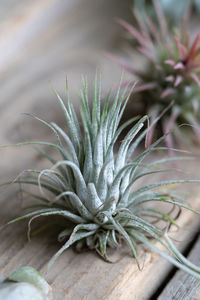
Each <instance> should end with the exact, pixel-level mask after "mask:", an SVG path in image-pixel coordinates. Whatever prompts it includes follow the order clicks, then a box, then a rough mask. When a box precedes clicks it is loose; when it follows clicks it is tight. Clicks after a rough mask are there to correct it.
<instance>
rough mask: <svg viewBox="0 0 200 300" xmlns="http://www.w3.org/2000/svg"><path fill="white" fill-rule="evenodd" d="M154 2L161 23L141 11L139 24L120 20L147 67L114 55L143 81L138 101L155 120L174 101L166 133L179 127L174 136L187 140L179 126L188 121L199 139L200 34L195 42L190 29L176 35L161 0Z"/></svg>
mask: <svg viewBox="0 0 200 300" xmlns="http://www.w3.org/2000/svg"><path fill="white" fill-rule="evenodd" d="M153 3H154V7H155V12H156V15H157V22H156V21H155V22H154V21H153V20H152V19H151V18H150V17H149V16H148V15H145V18H144V21H143V19H141V15H140V14H137V13H136V14H135V17H136V20H137V25H136V26H132V25H130V24H128V23H127V22H126V21H124V20H119V23H120V24H121V25H122V26H123V27H124V28H125V29H126V30H127V31H128V32H129V34H130V38H131V39H133V40H134V41H135V42H136V45H135V51H136V52H138V53H139V54H140V55H141V60H143V61H144V62H145V66H144V68H143V69H136V68H135V67H134V62H132V61H130V60H128V59H124V58H122V57H121V58H120V57H117V56H115V55H113V54H110V56H111V58H113V59H114V60H115V61H117V62H118V63H119V64H120V65H121V66H122V67H123V68H124V69H125V70H126V71H128V72H130V73H132V74H134V75H135V76H136V78H137V79H138V81H139V83H138V87H137V89H135V90H134V94H133V95H134V96H133V98H134V101H137V100H138V101H139V103H140V104H141V105H143V109H144V110H145V111H146V113H147V114H148V115H151V116H152V119H154V118H156V116H157V115H159V113H160V112H161V111H162V110H163V109H164V108H166V106H167V105H169V103H170V102H172V101H173V103H174V104H173V106H172V107H171V109H169V110H168V113H167V115H166V117H165V118H163V119H162V120H161V129H162V131H163V132H164V133H166V132H168V131H169V130H171V129H172V128H176V130H175V131H174V136H175V135H176V137H177V140H182V141H183V140H184V139H185V136H184V133H183V130H180V128H179V125H181V124H184V123H186V124H189V125H191V126H192V129H193V132H194V134H195V138H197V139H196V140H197V141H198V140H199V138H200V124H199V122H200V79H199V71H200V47H199V38H200V34H198V35H197V36H196V38H195V39H194V41H193V42H191V41H190V40H191V38H190V34H189V33H188V32H186V29H187V28H179V29H180V30H178V29H177V30H176V32H175V35H174V36H173V34H172V32H171V30H169V28H168V24H167V20H166V19H165V17H164V14H163V11H162V9H161V7H160V5H159V3H158V1H153ZM179 27H180V26H179ZM153 129H154V128H152V130H151V131H150V132H149V137H148V144H150V143H151V139H152V136H153ZM181 133H182V135H181ZM183 136H184V138H183ZM192 136H193V135H192ZM186 137H188V136H187V135H186ZM193 137H194V136H193ZM188 139H189V142H191V141H192V139H191V138H190V137H188ZM167 142H168V146H169V147H172V146H173V143H172V137H171V135H169V136H168V138H167Z"/></svg>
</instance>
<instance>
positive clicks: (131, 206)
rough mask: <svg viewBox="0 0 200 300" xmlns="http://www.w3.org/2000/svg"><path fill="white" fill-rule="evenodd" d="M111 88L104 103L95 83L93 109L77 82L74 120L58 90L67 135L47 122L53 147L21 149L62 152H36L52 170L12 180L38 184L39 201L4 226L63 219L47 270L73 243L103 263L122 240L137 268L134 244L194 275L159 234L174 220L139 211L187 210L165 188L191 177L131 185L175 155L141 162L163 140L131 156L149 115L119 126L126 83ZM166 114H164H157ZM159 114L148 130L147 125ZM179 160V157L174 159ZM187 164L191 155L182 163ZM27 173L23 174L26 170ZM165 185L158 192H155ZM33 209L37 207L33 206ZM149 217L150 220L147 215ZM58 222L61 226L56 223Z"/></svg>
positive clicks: (199, 271) (194, 270)
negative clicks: (160, 206) (163, 205)
mask: <svg viewBox="0 0 200 300" xmlns="http://www.w3.org/2000/svg"><path fill="white" fill-rule="evenodd" d="M120 86H121V83H120V84H119V87H118V89H117V91H116V90H115V91H111V92H110V93H109V94H108V95H107V98H106V100H105V103H104V104H102V101H101V98H102V96H101V84H100V82H99V80H97V79H96V82H95V86H94V95H93V99H92V103H91V105H92V107H91V109H90V103H89V101H88V93H87V82H86V81H85V80H83V89H82V91H81V95H80V118H81V120H80V122H79V120H78V116H77V114H76V112H75V110H74V107H73V104H72V102H71V100H70V98H69V96H68V101H67V105H65V104H64V102H63V100H62V99H61V98H60V96H59V95H58V94H57V93H56V92H55V93H56V96H57V98H58V101H59V103H60V105H61V108H62V110H63V113H64V115H65V119H66V124H67V128H68V133H67V132H65V131H63V129H62V128H60V127H59V126H58V125H56V124H55V123H47V122H45V121H42V120H40V119H38V120H40V121H41V122H42V123H43V124H45V125H46V126H48V127H49V128H50V129H51V131H52V133H53V134H54V135H55V137H56V140H57V143H46V142H41V141H38V142H37V141H36V142H30V143H28V142H26V143H21V144H18V145H24V144H31V145H33V144H36V145H39V146H41V145H45V146H49V147H50V148H53V149H54V150H55V151H57V152H58V154H59V155H60V160H59V161H55V160H54V159H53V158H52V156H51V154H50V153H49V152H47V151H44V150H42V151H41V150H40V153H42V154H43V156H44V157H45V158H46V159H48V160H49V162H50V163H51V164H52V166H51V167H50V168H49V169H45V170H41V171H38V170H29V172H28V173H29V175H28V176H25V177H24V176H23V175H22V176H21V177H20V178H18V179H16V180H15V182H20V183H22V184H28V185H36V186H38V188H39V191H40V196H38V195H33V197H35V198H36V200H37V201H38V199H39V200H40V203H39V204H38V207H34V208H32V209H31V212H30V213H27V214H26V215H24V216H22V217H19V218H17V219H15V220H12V221H11V222H10V223H13V222H16V221H18V220H22V219H25V218H28V219H30V221H29V234H30V226H31V222H32V220H33V219H35V218H38V217H42V216H52V215H56V216H60V219H62V221H63V219H64V220H66V226H65V227H64V228H63V230H62V231H61V232H60V233H59V235H58V240H59V241H62V242H63V241H65V242H64V244H63V246H62V247H61V249H60V250H59V251H58V252H57V253H56V254H55V255H54V257H53V258H52V260H51V262H50V265H51V264H52V263H53V262H54V261H55V260H56V258H57V257H58V256H59V255H60V254H61V253H62V252H63V251H64V250H66V249H67V248H69V247H70V246H71V245H73V244H74V245H75V246H76V248H77V249H78V250H81V249H82V248H84V247H88V248H90V249H95V250H96V251H97V252H98V253H99V254H100V255H101V256H102V257H103V258H104V259H105V260H107V261H109V258H108V255H107V248H108V247H111V248H117V247H118V246H119V243H120V240H121V239H124V240H125V241H126V242H127V244H128V245H129V247H130V249H131V250H132V254H133V256H134V257H135V259H136V261H137V264H138V266H139V261H138V244H140V243H144V244H146V245H148V246H149V247H150V248H153V249H154V250H155V251H157V252H158V253H159V254H161V255H162V256H164V257H165V258H167V259H169V260H170V261H171V262H172V263H174V264H175V265H176V266H178V267H180V268H182V269H184V270H186V271H188V272H189V273H191V274H192V275H194V276H196V277H198V278H200V269H199V268H197V267H195V266H193V265H191V264H189V263H188V262H187V263H186V262H185V261H182V260H181V254H180V253H179V252H178V250H177V249H176V248H175V247H174V245H173V244H172V243H171V241H170V240H169V238H168V237H167V236H166V234H165V230H161V229H160V228H159V226H157V225H156V224H157V222H158V221H160V220H162V221H163V222H164V223H165V224H166V226H168V225H169V224H175V220H174V219H173V218H172V217H171V216H170V215H168V214H167V213H166V212H164V211H161V210H159V209H158V208H154V209H153V208H152V207H149V206H148V205H147V206H144V204H148V203H151V202H161V203H169V204H171V205H172V206H173V207H178V208H182V207H185V208H187V209H190V208H189V207H187V205H186V204H184V203H183V202H181V200H180V199H179V198H177V196H176V193H175V192H173V191H172V190H170V191H169V190H167V189H166V188H165V187H167V186H168V185H172V184H175V183H189V182H191V181H190V180H185V181H184V180H167V181H160V182H154V183H152V184H145V181H143V186H139V187H136V186H135V184H136V183H137V182H138V181H139V179H141V178H143V177H145V176H147V175H149V174H152V175H153V174H154V173H158V172H162V171H163V169H162V167H161V166H162V164H163V163H167V162H170V161H172V160H174V158H166V159H159V160H156V161H154V162H151V163H145V161H144V159H145V158H146V157H147V156H148V155H149V154H150V153H151V152H152V151H156V150H159V149H160V148H159V147H158V145H159V143H160V142H161V141H162V140H163V139H164V138H165V136H163V137H161V138H160V139H159V140H157V141H156V142H155V143H154V144H152V145H151V146H150V147H149V148H148V149H146V150H144V151H143V152H141V153H139V154H138V153H136V148H137V147H138V145H139V144H140V143H141V142H142V141H143V140H144V139H145V136H146V133H147V131H148V129H144V130H143V131H141V130H142V128H143V127H144V124H145V122H147V120H148V117H147V116H144V117H143V118H141V119H140V120H138V121H136V119H135V118H132V119H130V120H128V121H126V122H125V123H123V124H120V120H121V118H122V115H123V112H124V110H125V107H126V104H127V101H128V99H129V95H130V93H131V92H132V91H129V92H127V91H128V90H129V88H128V86H127V87H126V88H125V89H123V90H120ZM163 113H164V112H163ZM158 119H159V117H158V118H157V119H156V120H155V121H154V123H153V124H152V125H151V126H153V125H154V124H155V123H156V122H157V121H158ZM130 124H132V128H131V129H130V130H129V131H128V133H127V134H126V135H125V137H124V139H123V140H122V141H121V143H120V146H119V147H118V150H117V152H116V154H115V152H114V148H115V146H116V142H117V140H118V138H119V135H120V134H121V133H122V131H123V130H124V129H126V128H127V126H129V125H130ZM181 159H185V158H184V157H180V158H179V160H181ZM188 159H192V158H188ZM24 174H25V173H24ZM161 187H163V188H162V189H160V188H161ZM36 206H37V205H36ZM146 217H148V219H147V218H146ZM62 224H63V222H62ZM152 238H153V239H155V240H157V241H159V242H160V243H161V244H162V245H163V246H164V247H165V249H166V251H167V253H164V252H162V251H160V250H159V249H158V248H157V247H156V246H154V244H153V243H152Z"/></svg>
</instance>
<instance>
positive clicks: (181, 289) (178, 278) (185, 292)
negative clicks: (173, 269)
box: [158, 237, 200, 300]
mask: <svg viewBox="0 0 200 300" xmlns="http://www.w3.org/2000/svg"><path fill="white" fill-rule="evenodd" d="M188 258H189V260H190V261H191V262H193V263H195V264H197V265H200V237H199V238H198V240H197V242H196V244H195V245H194V247H193V249H192V251H191V253H190V254H189V257H188ZM167 299H174V300H199V299H200V281H199V280H198V279H196V278H194V277H193V276H191V275H188V274H186V273H184V272H182V271H178V272H177V273H176V275H175V276H174V277H173V278H172V280H171V281H170V282H169V283H168V284H167V286H166V288H165V289H164V291H163V292H162V294H161V295H160V296H159V298H158V300H167Z"/></svg>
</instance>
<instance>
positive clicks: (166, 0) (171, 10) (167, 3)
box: [133, 0, 200, 23]
mask: <svg viewBox="0 0 200 300" xmlns="http://www.w3.org/2000/svg"><path fill="white" fill-rule="evenodd" d="M159 3H160V5H161V7H162V9H163V12H164V13H165V15H166V16H167V18H169V19H170V21H174V22H175V23H177V22H179V21H180V20H181V19H182V17H183V15H184V14H185V13H186V12H187V10H188V9H189V8H191V7H192V8H194V9H195V10H196V11H197V12H198V13H200V0H181V1H176V3H175V1H174V0H159ZM133 9H134V11H135V10H137V11H138V12H139V11H140V12H143V11H145V10H148V12H149V13H150V14H151V15H152V16H154V9H153V5H152V0H150V1H148V0H134V1H133Z"/></svg>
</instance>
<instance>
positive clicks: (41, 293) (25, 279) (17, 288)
mask: <svg viewBox="0 0 200 300" xmlns="http://www.w3.org/2000/svg"><path fill="white" fill-rule="evenodd" d="M0 299H4V300H27V299H29V300H50V299H52V295H51V287H50V286H49V285H48V283H47V282H46V281H45V280H44V278H43V277H42V276H41V275H40V273H39V272H38V271H36V270H35V269H34V268H32V267H29V266H25V267H21V268H19V269H18V270H16V271H14V272H13V273H12V274H11V275H10V276H9V277H8V278H5V279H3V280H1V282H0Z"/></svg>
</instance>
